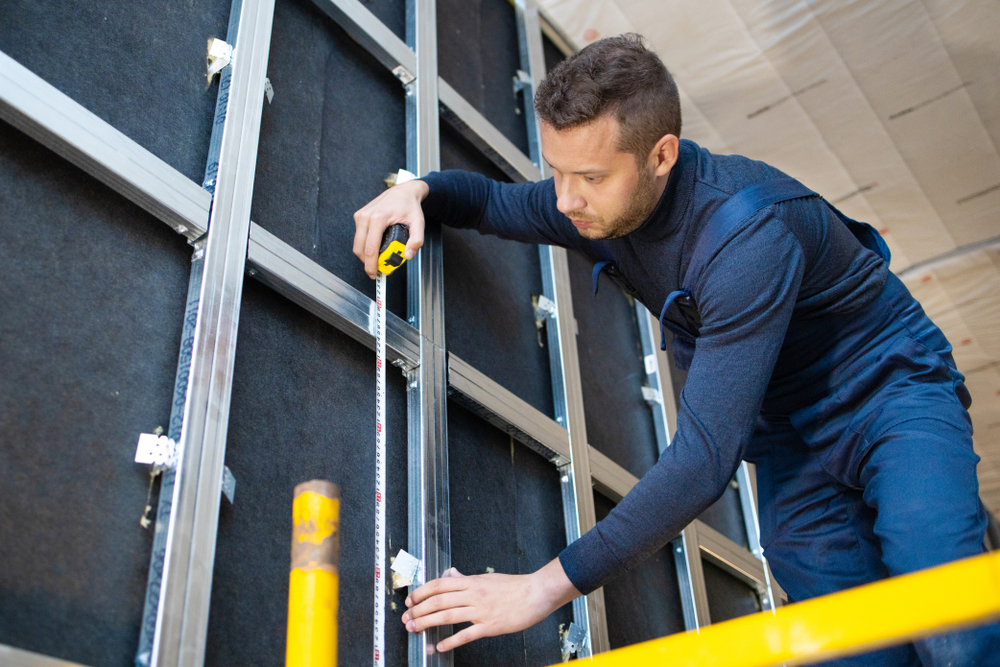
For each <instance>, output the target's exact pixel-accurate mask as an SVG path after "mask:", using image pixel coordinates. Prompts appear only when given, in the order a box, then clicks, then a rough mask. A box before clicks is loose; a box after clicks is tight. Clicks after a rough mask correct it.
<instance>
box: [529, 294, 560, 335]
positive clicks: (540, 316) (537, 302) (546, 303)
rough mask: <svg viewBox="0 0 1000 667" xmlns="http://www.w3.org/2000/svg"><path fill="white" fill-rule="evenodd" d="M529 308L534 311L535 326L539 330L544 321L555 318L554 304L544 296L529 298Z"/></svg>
mask: <svg viewBox="0 0 1000 667" xmlns="http://www.w3.org/2000/svg"><path fill="white" fill-rule="evenodd" d="M531 306H532V308H534V310H535V326H537V327H538V328H539V329H541V328H542V324H544V323H545V320H547V319H549V318H550V317H555V316H556V302H555V301H553V300H552V299H550V298H549V297H547V296H545V295H542V296H533V297H531Z"/></svg>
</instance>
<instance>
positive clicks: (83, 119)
mask: <svg viewBox="0 0 1000 667" xmlns="http://www.w3.org/2000/svg"><path fill="white" fill-rule="evenodd" d="M0 118H2V119H3V120H5V121H7V122H8V123H10V124H11V125H13V126H14V127H16V128H18V129H19V130H21V131H22V132H24V133H25V134H27V135H28V136H30V137H32V138H33V139H35V140H37V141H38V142H40V143H41V144H43V145H45V146H47V147H48V148H50V149H52V150H53V151H55V152H56V153H58V154H59V155H61V156H62V157H64V158H66V159H67V160H69V161H70V162H72V163H73V164H75V165H76V166H77V167H80V168H81V169H83V170H84V171H85V172H87V173H88V174H90V175H91V176H93V177H94V178H96V179H97V180H99V181H101V182H102V183H104V184H105V185H107V186H109V187H110V188H111V189H113V190H115V191H116V192H118V193H119V194H121V195H123V196H124V197H125V198H126V199H129V200H131V201H132V202H134V203H136V204H137V205H139V206H140V207H142V208H143V209H145V210H147V211H149V212H150V213H152V214H153V215H154V216H156V217H157V218H159V219H160V220H162V221H163V222H165V223H167V224H168V225H170V227H171V228H173V229H174V231H176V232H177V233H179V234H183V235H184V236H186V237H187V238H188V239H190V240H192V241H193V240H195V239H197V238H199V237H201V236H203V235H204V234H205V232H206V231H207V230H208V212H209V208H210V207H211V205H212V195H211V194H210V193H209V192H208V191H206V190H204V189H203V188H202V187H201V186H199V185H198V184H197V183H195V182H193V181H192V180H191V179H189V178H187V177H186V176H184V175H183V174H181V173H180V172H179V171H177V170H176V169H174V168H173V167H171V166H170V165H168V164H167V163H166V162H164V161H163V160H161V159H160V158H158V157H156V156H155V155H153V154H152V153H150V152H149V151H148V150H146V149H145V148H143V147H142V146H140V145H139V144H137V143H135V142H134V141H132V140H131V139H129V138H128V137H126V136H125V135H124V134H122V133H121V132H119V131H118V130H116V129H115V128H113V127H112V126H111V125H109V124H108V123H106V122H105V121H103V120H101V119H100V118H98V117H97V116H95V115H94V114H93V113H91V112H90V111H87V110H86V109H84V108H83V107H82V106H80V105H79V104H78V103H76V102H74V101H73V100H72V99H70V98H69V97H67V96H66V95H64V94H63V93H61V92H59V91H58V90H56V88H55V87H54V86H52V85H51V84H49V83H47V82H46V81H44V80H43V79H42V78H41V77H39V76H38V75H36V74H34V73H33V72H31V71H30V70H28V68H26V67H24V66H23V65H21V64H20V63H18V62H17V61H16V60H14V59H13V58H11V57H10V56H8V55H6V54H4V53H0Z"/></svg>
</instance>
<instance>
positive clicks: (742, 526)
mask: <svg viewBox="0 0 1000 667" xmlns="http://www.w3.org/2000/svg"><path fill="white" fill-rule="evenodd" d="M698 518H699V519H701V520H702V521H704V522H705V523H707V524H708V525H709V526H711V527H712V528H715V529H716V530H717V531H719V532H720V533H722V534H723V535H725V536H726V537H728V538H729V539H731V540H732V541H733V542H736V544H738V545H740V546H741V547H743V548H747V549H748V548H749V544H750V543H749V541H748V540H747V525H746V522H745V521H744V520H743V505H742V503H740V491H739V487H738V486H736V482H735V481H732V482H730V483H729V486H727V487H726V490H725V491H723V492H722V497H721V498H719V499H718V500H716V501H715V502H714V503H713V504H712V505H711V506H710V507H709V508H708V509H707V510H705V511H704V512H702V513H701V516H700V517H698Z"/></svg>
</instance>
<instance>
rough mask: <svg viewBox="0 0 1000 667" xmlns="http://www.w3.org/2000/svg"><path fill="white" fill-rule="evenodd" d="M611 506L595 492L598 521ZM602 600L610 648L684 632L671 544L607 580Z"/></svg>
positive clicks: (612, 505)
mask: <svg viewBox="0 0 1000 667" xmlns="http://www.w3.org/2000/svg"><path fill="white" fill-rule="evenodd" d="M614 506H615V504H614V503H613V502H611V501H610V500H608V499H607V498H605V497H604V496H602V495H601V494H599V493H595V494H594V508H595V509H596V511H597V520H598V521H600V520H601V519H603V518H604V517H606V516H607V515H608V514H609V513H610V512H611V510H612V509H614ZM604 604H605V607H606V609H607V618H608V637H609V640H610V642H611V648H620V647H622V646H629V645H631V644H636V643H638V642H643V641H647V640H649V639H656V638H657V637H664V636H666V635H672V634H674V633H675V632H683V631H684V610H683V609H682V608H681V597H680V588H679V587H678V585H677V569H676V565H675V564H674V554H673V551H672V550H671V548H670V544H669V543H668V544H667V545H666V546H664V547H663V548H662V549H660V550H659V551H657V552H656V553H655V554H653V555H652V556H651V557H649V558H647V559H646V560H645V561H643V562H642V563H640V564H639V565H637V566H636V567H635V568H634V569H632V570H630V571H628V572H625V573H624V574H622V575H620V576H619V577H617V578H616V579H614V580H612V581H611V582H610V583H608V584H606V585H605V586H604Z"/></svg>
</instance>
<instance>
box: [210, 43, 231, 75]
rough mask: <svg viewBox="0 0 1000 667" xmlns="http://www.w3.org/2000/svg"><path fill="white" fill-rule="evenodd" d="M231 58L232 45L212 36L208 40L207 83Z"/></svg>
mask: <svg viewBox="0 0 1000 667" xmlns="http://www.w3.org/2000/svg"><path fill="white" fill-rule="evenodd" d="M232 60H233V47H232V46H230V45H229V44H227V43H226V42H225V41H224V40H221V39H218V38H216V37H213V38H212V39H210V40H208V83H209V85H211V83H212V77H214V76H215V75H216V74H218V73H219V72H221V71H222V70H223V69H224V68H225V67H226V66H227V65H229V64H230V63H231V62H232Z"/></svg>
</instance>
